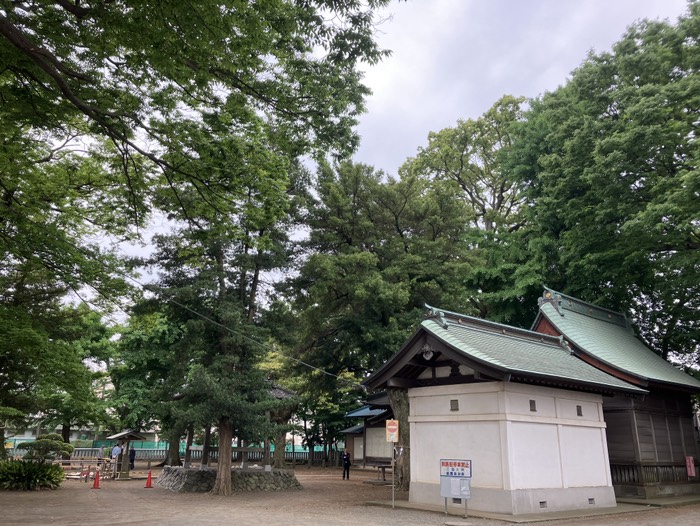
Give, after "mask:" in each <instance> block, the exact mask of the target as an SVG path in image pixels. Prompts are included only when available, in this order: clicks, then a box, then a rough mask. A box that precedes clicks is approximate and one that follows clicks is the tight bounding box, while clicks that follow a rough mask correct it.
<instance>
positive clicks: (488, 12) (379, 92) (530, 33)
mask: <svg viewBox="0 0 700 526" xmlns="http://www.w3.org/2000/svg"><path fill="white" fill-rule="evenodd" d="M686 8H687V3H686V0H408V2H403V1H402V2H397V1H396V0H394V2H392V4H391V5H390V6H389V7H388V8H387V9H385V10H384V12H383V13H384V16H385V17H389V16H391V19H390V20H387V21H385V22H383V23H382V24H381V25H380V26H379V27H378V31H379V32H378V35H377V37H378V41H379V44H380V47H382V48H385V49H391V50H392V52H393V54H392V55H391V56H390V57H388V58H386V59H384V61H383V62H381V63H380V64H379V65H377V66H373V67H371V68H369V69H368V70H367V73H366V77H365V82H366V84H367V85H368V86H369V87H370V88H371V89H372V91H373V92H374V93H373V95H372V96H371V97H370V99H369V101H368V105H367V113H366V114H365V115H363V116H362V117H361V119H360V126H359V128H358V131H359V133H360V135H361V136H362V143H361V145H360V148H359V150H358V152H357V154H356V155H355V156H354V160H355V161H356V162H363V163H366V164H369V165H372V166H374V167H375V168H377V169H382V170H384V171H385V172H387V173H388V174H390V175H396V174H397V172H398V168H399V166H401V164H403V162H404V161H405V160H406V159H407V158H408V157H410V156H413V155H415V154H416V151H417V150H418V148H419V147H420V146H424V145H425V144H426V142H427V136H428V133H429V132H431V131H439V130H441V129H443V128H447V127H451V126H454V125H455V124H456V123H457V120H458V119H470V118H477V117H479V116H480V115H481V114H483V113H484V112H485V111H486V110H487V109H488V108H490V107H491V106H492V105H493V103H494V102H496V100H498V99H499V98H500V97H501V96H502V95H505V94H509V95H516V96H521V95H522V96H525V97H536V96H538V95H541V94H543V93H544V92H546V91H552V90H554V89H556V88H557V87H558V86H560V85H562V84H564V83H565V82H566V80H567V79H568V78H569V75H570V73H571V71H573V70H574V69H575V68H576V67H577V66H579V65H580V64H581V62H583V61H584V60H585V58H586V55H587V53H588V51H590V50H593V51H595V52H601V51H608V50H610V49H611V46H612V45H613V44H614V43H615V42H617V41H618V40H619V39H620V38H621V37H622V35H623V33H624V32H625V30H626V28H627V27H628V26H630V25H631V24H632V23H633V22H635V21H637V20H640V19H643V18H648V19H668V20H670V21H671V22H673V23H675V22H676V20H677V18H678V16H679V15H681V14H683V13H685V12H686Z"/></svg>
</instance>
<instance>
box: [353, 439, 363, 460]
mask: <svg viewBox="0 0 700 526" xmlns="http://www.w3.org/2000/svg"><path fill="white" fill-rule="evenodd" d="M353 441H354V448H355V449H354V451H355V461H358V460H362V459H363V458H365V445H364V439H363V438H362V437H353Z"/></svg>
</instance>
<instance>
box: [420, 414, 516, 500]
mask: <svg viewBox="0 0 700 526" xmlns="http://www.w3.org/2000/svg"><path fill="white" fill-rule="evenodd" d="M500 435H501V434H500V429H499V423H498V422H495V421H494V422H468V423H447V422H443V423H434V424H430V425H427V424H420V425H416V426H415V427H412V429H411V452H413V450H414V449H415V448H419V449H420V451H421V454H420V455H418V456H414V455H412V456H411V482H413V481H414V480H415V481H418V482H428V483H434V484H440V459H443V458H456V459H469V460H471V461H472V471H473V476H474V480H473V481H476V480H477V478H478V482H479V484H480V485H481V486H484V487H494V488H503V477H502V474H503V468H502V465H501V463H502V456H501V436H500Z"/></svg>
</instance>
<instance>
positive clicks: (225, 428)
mask: <svg viewBox="0 0 700 526" xmlns="http://www.w3.org/2000/svg"><path fill="white" fill-rule="evenodd" d="M232 438H233V427H232V425H231V421H230V420H229V419H228V418H227V417H222V418H220V419H219V462H218V469H217V472H216V482H214V487H213V488H212V490H211V493H212V495H222V496H224V497H228V496H230V495H231V494H232V493H233V489H232V486H231V439H232Z"/></svg>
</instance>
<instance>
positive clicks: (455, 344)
mask: <svg viewBox="0 0 700 526" xmlns="http://www.w3.org/2000/svg"><path fill="white" fill-rule="evenodd" d="M445 315H446V316H445ZM452 315H453V313H446V312H444V311H443V312H439V313H438V317H437V318H430V319H426V320H424V321H423V322H422V324H421V328H422V329H424V330H425V331H427V332H428V333H430V334H432V335H433V336H434V337H436V338H438V339H439V340H441V341H442V342H444V343H445V344H447V345H448V346H450V347H451V348H452V349H454V350H455V351H458V352H459V353H461V354H462V355H463V356H464V357H465V358H468V359H469V360H471V361H472V362H476V364H477V368H478V364H479V363H480V364H483V365H485V366H487V367H492V368H495V369H498V370H500V371H503V372H506V373H509V374H511V375H514V376H519V377H522V378H530V379H537V380H540V381H545V382H546V381H550V382H552V383H562V384H571V385H579V386H588V387H589V388H591V389H599V390H605V391H610V390H612V391H625V392H630V393H637V394H643V393H646V391H645V390H643V389H639V388H638V387H635V386H633V385H631V384H629V383H627V382H624V381H623V380H620V379H618V378H615V377H614V376H611V375H609V374H607V373H605V372H603V371H600V370H598V369H596V368H595V367H592V366H591V365H588V364H587V363H586V362H584V361H582V360H580V359H579V358H577V357H576V356H574V355H573V354H572V353H571V351H570V350H569V349H568V348H567V347H566V346H565V345H564V344H563V342H562V341H561V340H560V339H559V338H556V337H551V336H547V335H543V334H539V333H536V332H532V331H526V330H523V329H518V328H516V327H510V326H508V325H501V324H498V323H492V322H487V321H484V320H478V319H475V318H470V317H468V316H461V317H459V318H458V319H456V320H455V319H454V318H453V317H452Z"/></svg>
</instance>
